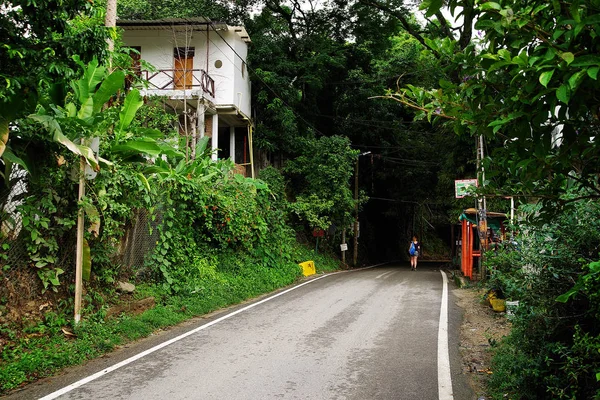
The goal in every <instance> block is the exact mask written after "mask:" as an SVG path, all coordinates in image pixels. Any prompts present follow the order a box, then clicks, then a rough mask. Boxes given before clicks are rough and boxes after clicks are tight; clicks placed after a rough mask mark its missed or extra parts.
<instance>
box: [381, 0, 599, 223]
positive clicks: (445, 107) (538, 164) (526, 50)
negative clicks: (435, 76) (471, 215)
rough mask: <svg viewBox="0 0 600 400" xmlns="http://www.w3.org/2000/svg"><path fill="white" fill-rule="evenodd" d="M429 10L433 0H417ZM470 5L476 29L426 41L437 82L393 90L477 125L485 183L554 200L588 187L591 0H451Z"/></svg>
mask: <svg viewBox="0 0 600 400" xmlns="http://www.w3.org/2000/svg"><path fill="white" fill-rule="evenodd" d="M424 6H428V7H430V8H429V11H430V13H431V12H434V11H436V10H438V9H439V7H440V6H441V2H430V3H428V4H425V3H424ZM450 6H451V7H456V11H457V12H458V10H459V9H460V8H459V7H461V8H464V12H465V13H467V12H470V13H475V14H476V15H478V19H477V23H476V24H475V27H476V28H477V29H479V33H480V38H479V39H478V40H475V41H473V43H472V44H470V45H469V46H466V47H462V46H459V44H458V43H457V42H456V41H452V40H448V39H447V38H444V39H432V40H429V41H427V43H428V46H429V47H430V48H431V51H433V52H435V53H436V54H439V55H441V56H443V57H444V58H445V59H447V60H448V66H447V67H446V70H447V71H448V72H449V74H448V78H447V79H444V80H440V82H439V89H438V88H436V89H434V90H429V88H427V87H422V86H421V85H417V86H407V87H405V88H402V89H401V90H400V91H398V92H397V93H395V94H391V95H390V98H393V99H395V100H397V101H399V102H401V103H402V104H405V105H408V106H410V107H412V108H416V109H418V110H420V111H421V112H422V114H421V116H422V117H427V118H428V119H429V120H432V121H435V122H444V121H446V124H448V125H450V126H452V127H453V129H454V130H455V131H456V132H458V133H461V132H464V133H468V134H470V135H473V136H478V135H483V136H484V137H485V140H486V142H487V144H488V145H489V153H488V154H487V157H486V158H485V159H484V162H483V164H482V165H483V167H484V168H485V171H486V180H487V181H486V182H485V186H486V188H487V190H488V192H489V193H493V194H496V195H497V194H499V193H502V194H506V195H509V194H512V195H519V196H524V197H526V198H527V197H538V198H540V199H541V200H542V201H543V202H546V203H548V205H549V206H550V207H548V208H546V210H543V211H544V212H545V211H550V209H551V208H554V209H557V208H556V207H560V206H562V205H564V204H565V203H568V202H572V201H575V200H576V199H574V198H564V197H561V196H562V195H563V194H564V193H566V191H567V190H568V189H569V188H570V187H583V188H586V189H588V190H591V192H585V196H594V197H599V196H600V191H599V190H600V189H598V187H599V184H598V177H597V172H598V168H597V167H598V151H599V150H598V116H597V109H598V100H597V98H596V92H597V90H598V80H597V74H598V71H599V70H600V58H598V56H597V52H598V45H599V41H598V35H597V30H598V21H599V19H598V15H599V14H598V12H599V11H600V4H599V3H598V2H597V1H577V2H563V1H553V2H545V1H544V2H540V1H526V2H522V1H500V2H485V3H481V4H479V5H473V4H472V2H470V1H460V0H459V1H453V2H451V4H450Z"/></svg>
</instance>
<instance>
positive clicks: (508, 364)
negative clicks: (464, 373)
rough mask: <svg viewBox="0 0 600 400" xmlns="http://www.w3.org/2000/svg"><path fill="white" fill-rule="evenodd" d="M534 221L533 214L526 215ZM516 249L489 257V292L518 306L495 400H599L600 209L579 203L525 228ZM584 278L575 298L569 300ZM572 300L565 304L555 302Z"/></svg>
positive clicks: (498, 358)
mask: <svg viewBox="0 0 600 400" xmlns="http://www.w3.org/2000/svg"><path fill="white" fill-rule="evenodd" d="M525 211H526V212H528V213H529V214H535V212H536V211H537V207H534V206H529V207H527V208H525ZM517 228H518V232H519V234H518V235H517V236H516V242H517V243H518V249H515V248H513V247H508V248H505V249H499V250H498V251H497V252H488V253H487V256H488V257H487V265H488V269H489V270H490V271H491V279H490V280H489V283H488V284H489V285H490V286H491V287H495V288H500V289H501V290H502V291H503V292H504V294H505V295H506V297H507V298H510V299H513V300H519V301H520V304H519V307H518V309H517V311H516V315H515V316H514V318H513V319H512V323H513V329H512V331H511V333H510V335H509V336H508V337H507V338H506V339H505V340H504V341H503V343H501V345H500V346H499V347H498V349H497V350H496V353H495V356H494V375H492V377H491V380H490V387H491V390H492V392H493V395H494V397H495V398H503V396H504V395H505V394H508V397H509V398H522V399H539V398H561V399H575V398H576V399H584V398H598V397H600V385H599V384H598V380H597V373H599V372H600V352H599V351H598V349H599V347H598V346H599V344H600V319H599V318H600V312H599V310H600V308H599V304H600V303H599V302H598V293H600V279H599V278H598V274H597V272H593V271H592V272H590V267H589V266H591V265H595V263H594V261H595V260H597V259H598V257H599V251H600V247H599V246H600V205H599V204H598V203H597V202H592V201H579V202H577V203H575V204H573V205H572V206H571V207H569V208H567V209H565V210H563V211H562V213H561V214H560V215H558V216H557V217H556V218H555V219H554V220H553V221H552V222H548V223H545V224H540V225H533V224H528V223H522V224H520V225H519V226H518V227H517ZM582 276H588V277H589V278H588V279H586V280H585V284H583V285H581V287H580V290H577V291H576V292H572V291H571V292H570V289H571V288H573V286H574V285H575V283H576V282H577V281H579V280H580V278H581V277H582ZM569 292H570V293H571V296H570V299H569V300H568V301H566V302H558V301H557V299H560V296H561V295H563V294H565V293H569Z"/></svg>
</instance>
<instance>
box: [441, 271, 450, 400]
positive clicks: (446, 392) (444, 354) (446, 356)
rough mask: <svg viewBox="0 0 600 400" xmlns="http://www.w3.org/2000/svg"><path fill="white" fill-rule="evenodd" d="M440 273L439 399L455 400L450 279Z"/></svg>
mask: <svg viewBox="0 0 600 400" xmlns="http://www.w3.org/2000/svg"><path fill="white" fill-rule="evenodd" d="M440 273H441V274H442V279H443V289H442V304H441V305H440V322H439V328H438V354H437V358H438V359H437V361H438V397H439V399H440V400H453V399H454V395H453V394H452V374H451V373H450V353H449V351H448V277H447V276H446V273H445V272H444V271H440Z"/></svg>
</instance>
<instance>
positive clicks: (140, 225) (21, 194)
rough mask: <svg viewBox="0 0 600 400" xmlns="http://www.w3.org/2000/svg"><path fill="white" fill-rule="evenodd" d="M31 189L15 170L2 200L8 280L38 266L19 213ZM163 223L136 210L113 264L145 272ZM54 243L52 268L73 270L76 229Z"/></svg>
mask: <svg viewBox="0 0 600 400" xmlns="http://www.w3.org/2000/svg"><path fill="white" fill-rule="evenodd" d="M29 185H30V183H29V182H28V175H27V173H26V171H24V170H19V169H14V171H13V173H12V174H11V178H10V185H9V186H8V189H5V190H4V191H3V192H2V193H1V196H0V271H4V273H5V276H7V274H8V275H10V274H9V273H8V271H9V270H10V271H15V270H19V269H22V268H26V267H34V266H35V260H33V259H32V255H31V254H30V253H29V252H28V250H27V244H28V243H29V242H31V240H32V239H31V237H30V232H28V231H27V230H26V229H24V227H23V216H22V214H21V212H20V207H21V206H22V205H23V203H24V200H25V199H26V198H27V197H29V196H32V195H31V194H30V193H29V190H28V186H29ZM160 222H161V218H160V214H156V213H155V214H152V213H150V212H149V211H148V210H145V209H139V210H135V211H134V215H133V217H132V219H131V220H130V221H127V223H126V225H125V229H124V230H125V233H124V235H123V237H122V238H121V243H120V246H118V247H117V248H115V252H114V254H112V255H111V259H112V260H113V262H114V263H116V264H118V265H121V266H124V267H128V268H129V269H130V270H132V271H135V270H136V269H139V268H142V267H143V266H144V262H145V259H146V258H147V256H148V255H149V254H151V253H152V251H153V250H154V247H155V246H156V242H157V240H158V239H159V236H158V230H157V227H158V226H159V224H160ZM26 235H27V236H26ZM54 239H55V240H56V243H57V247H58V251H57V258H56V260H55V261H54V262H53V263H52V267H54V268H60V269H62V270H63V271H71V270H74V269H75V254H76V243H77V241H76V229H75V227H73V228H72V229H71V230H69V231H68V232H67V233H66V234H63V235H62V237H56V238H54ZM92 258H93V254H92ZM67 275H69V273H68V272H67Z"/></svg>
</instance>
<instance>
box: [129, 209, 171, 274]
mask: <svg viewBox="0 0 600 400" xmlns="http://www.w3.org/2000/svg"><path fill="white" fill-rule="evenodd" d="M160 223H161V218H160V214H152V213H150V212H149V211H148V210H145V209H140V210H136V211H135V213H134V216H133V218H132V219H131V221H129V222H128V223H127V226H126V230H125V235H123V238H122V239H121V250H120V252H119V253H120V254H119V258H120V261H121V265H123V266H126V267H129V268H131V269H133V270H136V269H139V268H142V267H143V266H144V263H145V261H146V257H147V256H148V255H150V254H152V251H153V250H154V246H156V242H157V241H158V239H159V234H158V229H157V228H158V226H159V225H160Z"/></svg>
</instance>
